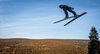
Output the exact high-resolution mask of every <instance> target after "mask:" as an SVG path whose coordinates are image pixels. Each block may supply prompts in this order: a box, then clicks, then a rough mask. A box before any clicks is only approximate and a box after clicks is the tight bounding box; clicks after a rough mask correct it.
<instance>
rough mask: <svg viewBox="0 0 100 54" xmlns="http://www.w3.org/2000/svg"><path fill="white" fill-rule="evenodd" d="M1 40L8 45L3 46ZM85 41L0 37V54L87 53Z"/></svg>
mask: <svg viewBox="0 0 100 54" xmlns="http://www.w3.org/2000/svg"><path fill="white" fill-rule="evenodd" d="M1 40H2V41H1ZM7 40H9V41H7ZM5 41H6V42H5ZM3 42H4V43H6V44H8V43H9V44H8V46H7V45H4V46H3V45H2V43H3ZM87 42H88V41H87V40H68V39H65V40H63V39H45V40H32V39H31V40H30V39H6V40H5V39H0V43H1V44H0V45H2V47H0V54H87V52H88V51H87ZM4 43H3V44H4ZM12 43H16V44H13V45H12ZM82 43H83V45H84V46H82V45H81V44H82ZM84 43H86V44H84Z"/></svg>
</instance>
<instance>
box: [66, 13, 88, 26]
mask: <svg viewBox="0 0 100 54" xmlns="http://www.w3.org/2000/svg"><path fill="white" fill-rule="evenodd" d="M86 13H87V12H84V13H82V14H80V15H78V17H75V18H74V19H72V20H70V21H69V22H68V23H66V24H65V25H64V26H66V25H68V24H69V23H71V22H73V21H74V20H76V19H77V18H79V17H81V16H82V15H84V14H86Z"/></svg>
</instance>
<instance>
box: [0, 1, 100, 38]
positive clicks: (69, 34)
mask: <svg viewBox="0 0 100 54" xmlns="http://www.w3.org/2000/svg"><path fill="white" fill-rule="evenodd" d="M60 4H64V5H68V6H71V7H73V8H74V11H75V12H76V13H77V14H81V13H83V12H87V14H85V15H84V16H82V17H80V18H78V19H77V20H75V21H73V22H72V23H70V24H69V25H67V26H63V25H64V24H65V23H67V22H68V21H70V20H71V19H68V20H65V21H63V22H60V23H57V24H53V22H55V21H57V20H60V19H63V18H64V17H65V14H64V12H63V10H62V9H60V8H59V5H60ZM69 16H72V14H71V13H69ZM93 26H95V27H96V29H97V31H98V33H100V28H99V26H100V0H0V38H29V39H89V38H88V36H89V33H90V30H91V27H93ZM98 35H99V36H100V34H98Z"/></svg>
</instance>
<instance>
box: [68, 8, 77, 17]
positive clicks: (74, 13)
mask: <svg viewBox="0 0 100 54" xmlns="http://www.w3.org/2000/svg"><path fill="white" fill-rule="evenodd" d="M68 11H69V12H71V13H73V15H74V16H75V17H77V14H76V12H75V11H73V10H68Z"/></svg>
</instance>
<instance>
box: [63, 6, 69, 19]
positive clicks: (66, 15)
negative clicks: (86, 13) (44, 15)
mask: <svg viewBox="0 0 100 54" xmlns="http://www.w3.org/2000/svg"><path fill="white" fill-rule="evenodd" d="M63 11H64V13H65V19H67V18H68V17H69V15H68V12H67V10H66V9H65V8H64V9H63Z"/></svg>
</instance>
